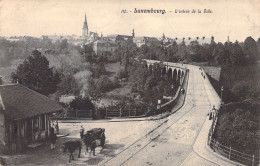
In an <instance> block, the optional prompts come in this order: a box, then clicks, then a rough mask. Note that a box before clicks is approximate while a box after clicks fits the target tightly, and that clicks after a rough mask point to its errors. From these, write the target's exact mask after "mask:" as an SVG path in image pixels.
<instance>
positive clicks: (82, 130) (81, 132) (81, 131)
mask: <svg viewBox="0 0 260 166" xmlns="http://www.w3.org/2000/svg"><path fill="white" fill-rule="evenodd" d="M84 130H85V129H84V127H83V126H81V127H80V131H79V133H80V138H81V139H82V138H83V136H84Z"/></svg>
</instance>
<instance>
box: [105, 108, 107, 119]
mask: <svg viewBox="0 0 260 166" xmlns="http://www.w3.org/2000/svg"><path fill="white" fill-rule="evenodd" d="M105 110H106V118H107V108H105Z"/></svg>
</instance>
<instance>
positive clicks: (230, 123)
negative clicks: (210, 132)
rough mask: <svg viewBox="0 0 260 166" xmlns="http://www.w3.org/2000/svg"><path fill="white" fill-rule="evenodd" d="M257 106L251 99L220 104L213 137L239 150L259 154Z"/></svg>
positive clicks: (259, 120) (259, 137) (259, 119)
mask: <svg viewBox="0 0 260 166" xmlns="http://www.w3.org/2000/svg"><path fill="white" fill-rule="evenodd" d="M259 106H260V105H259V104H258V103H253V102H252V101H244V102H238V103H230V104H226V105H223V106H221V108H220V110H219V120H218V122H217V126H216V130H215V133H214V137H215V138H216V139H217V140H218V141H219V142H220V143H221V144H223V145H225V146H228V147H230V146H231V147H232V148H234V149H235V150H238V151H240V152H243V153H247V154H250V155H253V154H255V155H257V154H259V147H260V142H259V139H260V136H259V134H258V133H259V122H260V118H259Z"/></svg>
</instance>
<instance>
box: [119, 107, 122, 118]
mask: <svg viewBox="0 0 260 166" xmlns="http://www.w3.org/2000/svg"><path fill="white" fill-rule="evenodd" d="M119 111H120V117H121V116H122V109H121V108H120V109H119Z"/></svg>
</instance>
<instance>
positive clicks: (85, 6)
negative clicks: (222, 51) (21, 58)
mask: <svg viewBox="0 0 260 166" xmlns="http://www.w3.org/2000/svg"><path fill="white" fill-rule="evenodd" d="M135 8H136V9H137V10H138V9H151V8H153V9H159V10H165V11H166V13H165V14H162V13H134V11H135ZM193 9H194V10H195V11H196V13H191V11H192V10H193ZM198 9H199V10H201V11H202V13H198ZM204 9H209V10H211V11H212V13H203V11H204ZM122 10H127V11H128V13H122ZM175 10H186V11H187V10H189V11H190V13H175ZM130 11H131V12H130ZM170 11H172V12H170ZM85 13H86V15H87V22H88V27H89V30H90V31H93V32H97V33H98V34H101V33H102V34H103V35H104V36H106V35H109V34H124V35H131V33H132V29H133V28H134V30H135V35H136V36H154V37H161V36H162V34H163V33H164V34H165V36H166V37H171V38H176V37H178V38H183V37H185V38H188V37H202V36H205V37H208V38H210V37H211V36H214V37H215V40H216V41H221V42H224V41H226V40H227V36H229V37H230V40H231V41H235V40H238V41H244V40H245V38H246V37H248V36H252V37H253V38H254V39H255V40H257V39H258V38H259V37H260V0H218V1H217V2H215V0H164V1H161V0H149V1H148V0H131V1H129V0H0V36H35V37H40V36H42V35H54V34H57V35H62V34H63V35H72V34H75V35H81V34H82V26H83V22H84V15H85Z"/></svg>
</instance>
